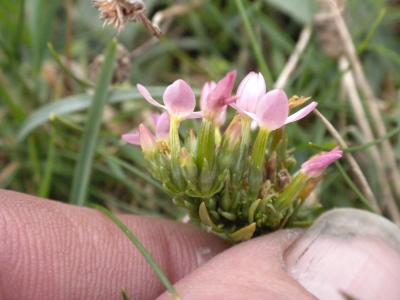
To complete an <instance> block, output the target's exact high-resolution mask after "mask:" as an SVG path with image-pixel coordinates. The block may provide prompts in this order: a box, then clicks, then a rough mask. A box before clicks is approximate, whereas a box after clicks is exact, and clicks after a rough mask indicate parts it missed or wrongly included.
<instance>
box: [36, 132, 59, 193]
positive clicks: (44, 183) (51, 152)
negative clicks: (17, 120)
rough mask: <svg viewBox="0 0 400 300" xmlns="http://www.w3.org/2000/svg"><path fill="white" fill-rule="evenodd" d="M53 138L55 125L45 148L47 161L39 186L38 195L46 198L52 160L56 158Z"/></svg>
mask: <svg viewBox="0 0 400 300" xmlns="http://www.w3.org/2000/svg"><path fill="white" fill-rule="evenodd" d="M55 138H56V129H55V126H52V127H51V132H50V141H49V146H48V149H47V161H46V166H45V169H44V174H43V178H42V179H41V182H40V186H39V193H38V194H39V197H42V198H48V197H49V193H50V187H51V179H52V175H53V169H54V162H55V158H56V146H55Z"/></svg>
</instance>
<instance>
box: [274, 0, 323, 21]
mask: <svg viewBox="0 0 400 300" xmlns="http://www.w3.org/2000/svg"><path fill="white" fill-rule="evenodd" d="M266 2H267V3H268V4H270V5H272V6H274V7H275V8H277V9H279V10H280V11H282V12H283V13H286V14H288V15H289V16H291V17H292V18H293V19H295V20H296V21H298V22H300V23H302V24H309V23H311V22H312V20H313V17H314V13H315V10H316V7H315V3H314V0H266Z"/></svg>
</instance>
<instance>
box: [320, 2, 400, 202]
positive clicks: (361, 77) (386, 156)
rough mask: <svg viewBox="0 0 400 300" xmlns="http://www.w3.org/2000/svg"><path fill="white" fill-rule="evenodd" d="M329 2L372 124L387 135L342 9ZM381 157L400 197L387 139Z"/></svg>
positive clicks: (395, 168) (394, 165)
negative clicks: (341, 11)
mask: <svg viewBox="0 0 400 300" xmlns="http://www.w3.org/2000/svg"><path fill="white" fill-rule="evenodd" d="M326 1H328V2H327V3H328V4H329V7H330V9H331V11H332V15H333V20H334V23H335V25H336V28H337V31H338V34H339V37H340V39H341V42H342V44H343V49H344V52H345V54H346V56H347V57H348V59H349V61H350V63H351V66H352V69H353V71H354V78H355V81H356V83H357V85H358V87H359V88H360V90H361V91H362V93H363V94H364V96H365V100H366V106H367V107H368V109H369V111H370V113H371V117H372V124H373V126H374V127H375V130H376V133H377V135H378V137H379V138H382V137H384V136H385V134H386V132H387V130H386V127H385V123H384V121H383V118H382V116H381V113H380V110H379V107H378V99H377V98H376V97H375V95H374V92H373V90H372V88H371V86H370V85H369V83H368V81H367V78H366V76H365V74H364V70H363V67H362V65H361V62H360V60H359V58H358V56H357V52H356V49H355V46H354V43H353V41H352V38H351V35H350V32H349V30H348V28H347V26H346V23H345V21H344V19H343V17H342V15H341V13H340V9H339V7H338V5H337V3H336V2H335V1H334V0H326ZM381 153H382V154H381V155H380V159H381V160H382V161H383V162H385V167H386V168H387V169H388V171H389V175H390V182H391V183H392V186H393V188H394V191H395V193H396V195H397V197H400V184H399V183H400V172H399V168H398V166H397V162H396V156H395V154H394V151H393V149H392V145H391V144H390V142H389V141H387V140H385V141H383V142H382V151H381Z"/></svg>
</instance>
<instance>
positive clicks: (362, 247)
mask: <svg viewBox="0 0 400 300" xmlns="http://www.w3.org/2000/svg"><path fill="white" fill-rule="evenodd" d="M285 260H286V266H287V271H288V272H289V274H290V275H291V276H292V277H294V278H295V279H296V280H297V281H298V282H299V283H300V284H302V285H303V286H304V287H305V288H306V289H307V290H308V291H309V292H310V293H311V294H313V295H314V296H316V297H317V298H318V299H329V300H331V299H332V300H335V299H340V300H341V299H362V300H368V299H385V300H390V299H400V284H399V283H400V228H399V227H398V226H397V225H395V224H393V223H391V222H390V221H388V220H386V219H384V218H383V217H380V216H378V215H375V214H372V213H369V212H366V211H361V210H357V209H335V210H331V211H330V212H328V213H325V214H324V215H322V216H321V217H320V218H319V219H318V220H317V221H316V222H315V223H314V225H313V226H311V227H310V228H309V229H308V230H307V231H306V232H305V233H304V235H303V236H302V237H301V238H300V239H298V240H297V241H296V242H295V243H294V244H293V245H292V246H291V247H290V248H289V249H288V250H287V251H286V253H285Z"/></svg>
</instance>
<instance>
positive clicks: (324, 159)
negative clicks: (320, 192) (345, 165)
mask: <svg viewBox="0 0 400 300" xmlns="http://www.w3.org/2000/svg"><path fill="white" fill-rule="evenodd" d="M342 155H343V151H342V150H340V149H339V148H338V147H336V148H335V149H333V150H331V151H329V152H325V153H321V154H318V155H316V156H314V157H312V158H310V159H309V160H307V161H306V162H305V163H303V164H302V165H301V172H302V173H304V174H306V175H308V176H310V177H314V178H315V177H319V176H320V175H321V174H322V172H324V171H325V169H326V168H327V167H328V166H329V165H331V164H333V163H334V162H335V161H337V160H338V159H340V158H341V157H342Z"/></svg>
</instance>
